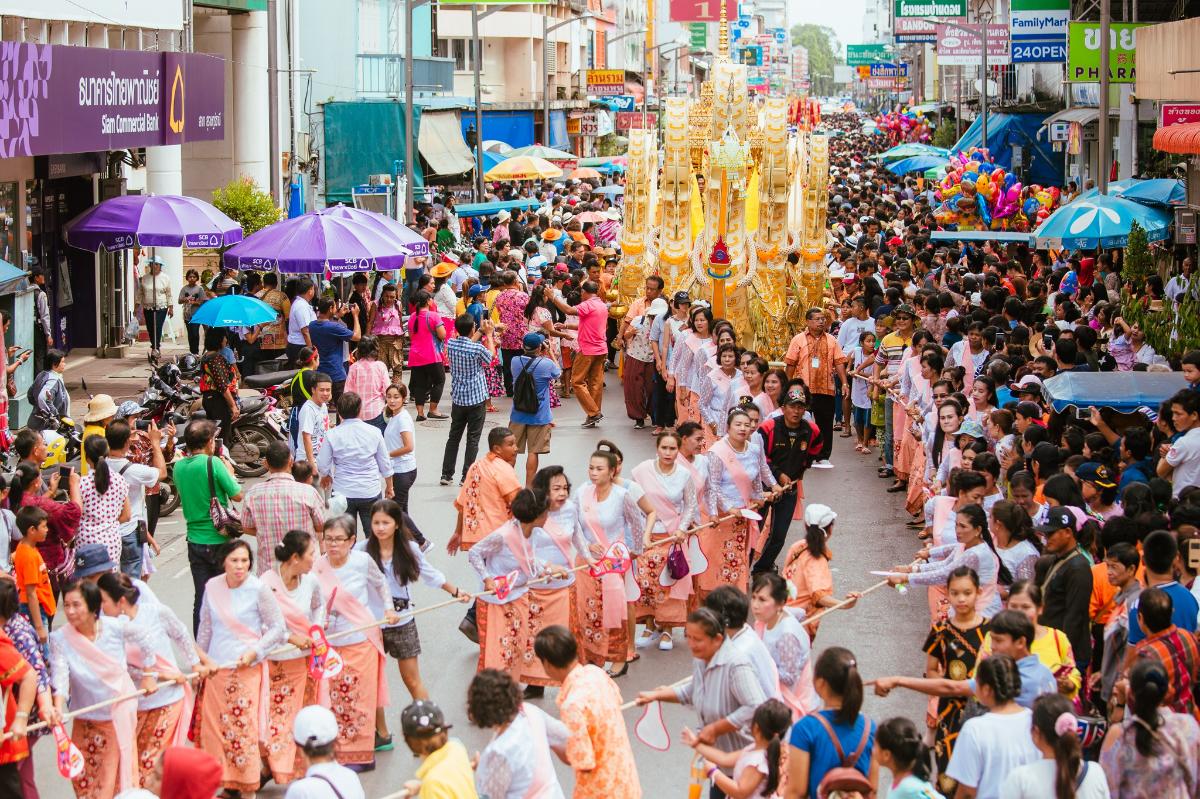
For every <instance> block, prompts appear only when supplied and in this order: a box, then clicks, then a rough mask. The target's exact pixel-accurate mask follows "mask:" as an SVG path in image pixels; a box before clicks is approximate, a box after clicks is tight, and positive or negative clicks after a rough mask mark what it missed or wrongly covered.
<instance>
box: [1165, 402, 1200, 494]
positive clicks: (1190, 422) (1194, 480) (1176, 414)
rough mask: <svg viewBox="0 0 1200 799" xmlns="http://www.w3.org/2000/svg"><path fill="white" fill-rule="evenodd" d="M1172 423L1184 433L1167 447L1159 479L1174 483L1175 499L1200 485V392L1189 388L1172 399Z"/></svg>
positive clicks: (1172, 491) (1173, 492) (1172, 489)
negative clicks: (1180, 493) (1184, 490)
mask: <svg viewBox="0 0 1200 799" xmlns="http://www.w3.org/2000/svg"><path fill="white" fill-rule="evenodd" d="M1170 403H1171V422H1172V423H1173V424H1174V425H1175V429H1176V430H1178V431H1179V432H1181V433H1183V435H1182V436H1180V437H1179V438H1177V439H1175V443H1174V444H1169V445H1168V444H1163V452H1162V456H1163V458H1162V460H1160V461H1159V462H1158V476H1159V477H1162V478H1165V479H1167V480H1170V481H1171V496H1173V497H1178V496H1179V492H1181V491H1183V489H1185V488H1187V487H1188V486H1193V485H1197V484H1200V391H1196V390H1194V389H1190V388H1185V389H1184V390H1183V391H1180V392H1179V393H1177V394H1176V395H1175V396H1173V397H1171V400H1170Z"/></svg>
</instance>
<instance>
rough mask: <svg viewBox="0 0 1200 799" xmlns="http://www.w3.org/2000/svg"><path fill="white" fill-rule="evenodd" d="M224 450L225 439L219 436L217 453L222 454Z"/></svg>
mask: <svg viewBox="0 0 1200 799" xmlns="http://www.w3.org/2000/svg"><path fill="white" fill-rule="evenodd" d="M223 452H225V440H224V439H222V438H217V454H218V455H220V454H222V453H223Z"/></svg>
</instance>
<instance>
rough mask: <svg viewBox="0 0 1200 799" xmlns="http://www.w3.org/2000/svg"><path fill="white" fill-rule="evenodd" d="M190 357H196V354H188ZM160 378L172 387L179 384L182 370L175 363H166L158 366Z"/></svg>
mask: <svg viewBox="0 0 1200 799" xmlns="http://www.w3.org/2000/svg"><path fill="white" fill-rule="evenodd" d="M187 357H189V358H195V357H196V356H195V355H188V356H187ZM158 379H159V380H161V381H163V382H164V383H166V384H167V385H168V386H170V387H171V388H174V387H175V386H177V385H179V379H180V372H179V367H178V366H176V365H175V364H173V363H164V364H163V365H162V366H160V367H158Z"/></svg>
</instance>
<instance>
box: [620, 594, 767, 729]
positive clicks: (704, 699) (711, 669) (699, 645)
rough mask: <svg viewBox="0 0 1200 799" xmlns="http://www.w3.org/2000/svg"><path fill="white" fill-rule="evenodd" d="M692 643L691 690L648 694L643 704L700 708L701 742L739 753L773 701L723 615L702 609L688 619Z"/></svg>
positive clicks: (643, 694) (681, 688)
mask: <svg viewBox="0 0 1200 799" xmlns="http://www.w3.org/2000/svg"><path fill="white" fill-rule="evenodd" d="M686 637H687V644H688V648H689V649H690V650H691V652H692V657H693V658H695V659H694V660H693V661H692V680H691V682H689V683H687V684H686V685H682V686H677V687H667V688H656V689H654V690H653V691H642V692H641V693H639V694H638V695H637V700H636V701H637V703H638V704H639V705H646V704H649V703H651V702H676V703H679V704H681V705H690V706H691V707H692V708H693V709H695V711H696V713H697V715H699V717H700V723H701V724H702V725H703V726H702V727H701V729H700V731H699V732H698V733H697V735H698V737H699V739H700V740H701V741H704V742H706V743H711V744H712V745H714V746H716V747H717V748H718V749H720V750H721V751H722V752H737V751H740V750H742V749H744V748H745V747H747V746H749V745H750V744H751V743H752V741H751V739H750V737H749V736H748V735H747V734H746V733H745V732H744V731H745V730H748V729H749V728H750V721H751V719H752V718H753V717H754V709H755V708H757V707H758V706H759V705H761V704H762V703H763V702H765V701H766V700H767V696H766V694H764V693H763V690H762V685H760V684H759V681H758V677H757V676H756V674H755V671H754V665H753V664H752V663H751V662H750V659H749V657H747V656H746V655H745V654H744V653H742V652H741V651H740V650H739V649H738V647H737V645H736V644H734V643H733V642H732V641H730V640H727V639H726V637H725V626H724V624H723V623H722V621H721V620H720V619H719V618H717V614H716V613H714V612H713V611H711V610H709V609H708V608H699V609H697V610H694V611H692V612H691V613H690V614H688V617H687V633H686Z"/></svg>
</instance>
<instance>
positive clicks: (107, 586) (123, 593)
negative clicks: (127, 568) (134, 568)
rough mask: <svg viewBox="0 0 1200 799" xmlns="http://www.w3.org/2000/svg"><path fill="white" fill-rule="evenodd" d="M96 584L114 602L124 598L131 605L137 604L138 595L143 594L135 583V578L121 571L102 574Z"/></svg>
mask: <svg viewBox="0 0 1200 799" xmlns="http://www.w3.org/2000/svg"><path fill="white" fill-rule="evenodd" d="M96 585H97V587H99V589H100V591H101V593H104V594H107V595H108V598H109V599H111V600H112V601H113V602H120V601H121V600H122V599H124V600H125V601H126V602H128V603H129V604H130V605H136V604H137V603H138V597H139V596H141V591H139V590H138V587H137V586H136V585H134V584H133V580H131V579H129V575H128V574H121V573H120V572H106V573H104V574H102V575H100V579H99V580H97V581H96Z"/></svg>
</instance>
